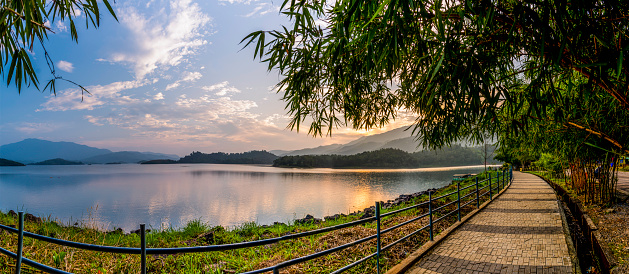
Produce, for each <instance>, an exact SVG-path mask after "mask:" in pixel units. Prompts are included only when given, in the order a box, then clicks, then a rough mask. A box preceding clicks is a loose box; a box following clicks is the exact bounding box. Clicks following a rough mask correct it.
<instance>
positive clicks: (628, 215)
mask: <svg viewBox="0 0 629 274" xmlns="http://www.w3.org/2000/svg"><path fill="white" fill-rule="evenodd" d="M587 210H588V215H590V217H591V218H592V220H593V221H594V223H595V224H596V226H597V227H598V229H599V232H600V233H601V235H602V236H603V239H604V240H605V242H606V243H608V244H609V246H610V248H611V249H612V251H613V252H614V256H615V257H616V259H617V260H618V269H617V271H618V272H616V273H629V204H627V203H626V202H624V203H620V204H617V205H615V206H613V207H611V208H607V209H603V208H600V207H597V206H591V207H588V209H587Z"/></svg>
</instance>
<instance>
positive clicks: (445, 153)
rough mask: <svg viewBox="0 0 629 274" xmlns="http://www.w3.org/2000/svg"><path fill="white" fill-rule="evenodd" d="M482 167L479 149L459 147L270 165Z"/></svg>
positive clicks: (294, 158)
mask: <svg viewBox="0 0 629 274" xmlns="http://www.w3.org/2000/svg"><path fill="white" fill-rule="evenodd" d="M481 164H483V157H482V155H481V152H480V150H479V149H478V148H469V147H462V146H458V145H455V146H452V147H450V148H444V149H442V150H439V151H434V150H431V151H428V150H426V151H420V152H415V153H408V152H405V151H402V150H399V149H393V148H385V149H380V150H376V151H369V152H363V153H359V154H354V155H301V156H284V157H280V158H277V159H276V160H275V161H273V166H275V167H318V168H418V167H434V166H462V165H481Z"/></svg>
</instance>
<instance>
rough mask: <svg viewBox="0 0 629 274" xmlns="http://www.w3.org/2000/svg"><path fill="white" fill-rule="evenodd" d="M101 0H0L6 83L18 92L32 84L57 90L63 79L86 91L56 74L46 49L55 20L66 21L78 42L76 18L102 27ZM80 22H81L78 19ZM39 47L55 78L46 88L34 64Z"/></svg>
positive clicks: (1, 68)
mask: <svg viewBox="0 0 629 274" xmlns="http://www.w3.org/2000/svg"><path fill="white" fill-rule="evenodd" d="M98 2H99V1H98V0H67V1H47V0H0V63H1V64H0V74H2V75H3V77H6V80H7V86H9V85H11V82H13V85H14V86H15V87H16V88H17V90H18V92H21V91H22V88H23V86H22V85H26V86H30V85H33V86H34V87H35V88H37V89H38V90H41V91H43V90H50V92H53V93H56V81H57V80H63V81H67V82H70V83H72V84H75V85H77V86H79V87H80V88H81V89H82V90H83V91H86V92H87V90H86V89H85V88H83V87H82V86H81V85H79V84H77V83H75V82H73V81H71V80H68V79H64V78H63V77H61V76H59V75H57V74H56V71H55V67H54V63H53V61H52V59H51V57H50V56H49V54H48V51H46V40H47V39H48V35H49V34H50V33H54V32H53V30H52V29H51V28H50V26H51V25H53V23H55V22H57V21H60V22H67V23H68V25H69V28H70V35H71V37H72V40H73V41H76V42H78V33H77V26H76V23H75V20H76V19H79V18H80V17H84V19H85V27H86V28H89V27H90V25H91V26H93V27H96V28H97V27H99V25H100V19H101V11H100V8H99V5H98ZM102 3H103V4H104V5H105V6H106V8H107V10H108V11H109V13H110V14H111V15H112V16H113V17H114V18H115V19H116V20H118V18H116V14H115V12H114V10H113V8H112V7H111V4H110V3H109V0H102ZM77 23H78V22H77ZM36 46H41V47H42V48H43V50H44V57H45V59H46V63H47V64H48V68H49V69H50V74H51V76H52V78H51V79H50V80H49V81H48V82H47V84H46V85H45V86H44V88H43V89H41V88H40V82H39V78H38V77H37V73H36V72H35V69H34V67H33V64H32V62H31V58H30V52H32V51H33V50H34V48H35V47H36Z"/></svg>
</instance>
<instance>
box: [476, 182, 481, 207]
mask: <svg viewBox="0 0 629 274" xmlns="http://www.w3.org/2000/svg"><path fill="white" fill-rule="evenodd" d="M476 208H480V198H479V197H478V176H476Z"/></svg>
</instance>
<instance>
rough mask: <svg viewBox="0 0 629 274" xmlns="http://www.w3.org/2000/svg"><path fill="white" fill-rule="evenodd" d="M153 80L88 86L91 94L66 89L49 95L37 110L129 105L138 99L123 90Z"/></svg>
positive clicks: (88, 108) (89, 108)
mask: <svg viewBox="0 0 629 274" xmlns="http://www.w3.org/2000/svg"><path fill="white" fill-rule="evenodd" d="M148 83H151V81H147V80H142V81H137V80H136V81H123V82H114V83H111V84H108V85H104V86H102V85H96V86H87V87H86V89H87V90H88V91H89V92H90V94H87V93H83V92H82V91H81V90H80V89H78V88H71V89H66V90H63V91H60V92H57V94H56V95H51V96H50V97H48V101H46V102H44V103H43V104H41V106H42V107H43V108H41V109H38V110H37V111H43V110H46V111H66V110H93V109H94V108H96V107H99V106H102V105H106V104H111V105H128V104H131V103H135V102H137V101H138V99H134V98H131V97H130V96H128V95H123V94H122V91H124V90H129V89H134V88H138V87H141V86H144V85H146V84H148Z"/></svg>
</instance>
